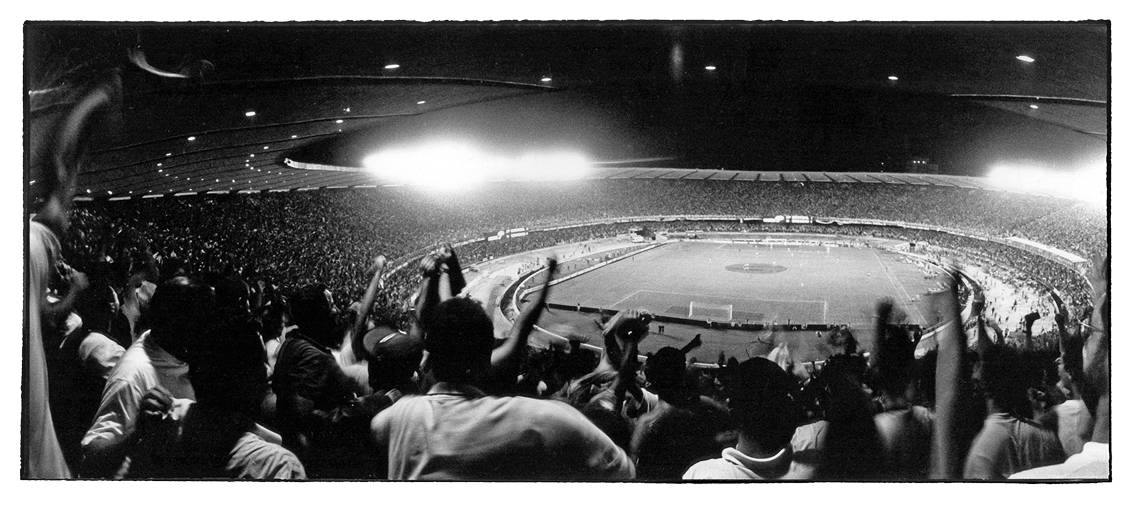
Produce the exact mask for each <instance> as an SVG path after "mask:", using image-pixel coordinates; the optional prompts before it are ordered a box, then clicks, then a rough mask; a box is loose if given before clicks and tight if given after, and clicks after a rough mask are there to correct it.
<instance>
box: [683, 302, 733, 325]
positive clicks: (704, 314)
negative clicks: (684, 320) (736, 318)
mask: <svg viewBox="0 0 1140 506" xmlns="http://www.w3.org/2000/svg"><path fill="white" fill-rule="evenodd" d="M689 318H692V319H695V320H716V321H729V320H731V319H732V304H709V303H704V302H697V301H689Z"/></svg>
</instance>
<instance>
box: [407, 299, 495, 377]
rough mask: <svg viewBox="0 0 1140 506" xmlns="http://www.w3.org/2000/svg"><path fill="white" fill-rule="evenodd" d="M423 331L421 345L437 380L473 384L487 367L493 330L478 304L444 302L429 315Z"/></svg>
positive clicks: (470, 301) (458, 301)
mask: <svg viewBox="0 0 1140 506" xmlns="http://www.w3.org/2000/svg"><path fill="white" fill-rule="evenodd" d="M424 327H425V330H426V335H425V343H424V345H425V348H426V349H427V351H428V353H429V355H428V359H429V361H430V363H431V369H432V373H433V374H434V375H435V377H436V379H437V380H439V381H472V380H474V379H475V377H476V376H477V375H478V373H480V372H481V371H482V370H484V369H486V367H487V366H489V365H490V361H491V350H492V349H493V348H494V344H495V334H494V332H495V330H494V326H493V325H492V323H491V319H490V318H488V317H487V313H486V312H484V311H483V307H482V306H481V305H480V304H479V303H478V302H476V301H474V300H471V299H468V298H458V297H457V298H452V299H448V300H445V301H443V302H441V303H440V304H439V305H438V306H436V307H435V308H434V309H433V310H432V311H431V313H430V314H429V315H428V317H427V321H426V322H425V325H424Z"/></svg>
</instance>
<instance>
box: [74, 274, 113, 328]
mask: <svg viewBox="0 0 1140 506" xmlns="http://www.w3.org/2000/svg"><path fill="white" fill-rule="evenodd" d="M75 312H76V313H77V314H78V315H79V317H80V318H82V319H83V334H84V335H86V334H90V333H91V332H99V333H102V334H107V333H108V332H110V331H111V321H112V320H113V319H114V318H115V292H114V290H113V289H112V288H111V287H110V286H107V285H95V286H92V287H90V288H88V289H86V290H84V291H83V292H81V293H80V294H79V298H78V299H76V301H75Z"/></svg>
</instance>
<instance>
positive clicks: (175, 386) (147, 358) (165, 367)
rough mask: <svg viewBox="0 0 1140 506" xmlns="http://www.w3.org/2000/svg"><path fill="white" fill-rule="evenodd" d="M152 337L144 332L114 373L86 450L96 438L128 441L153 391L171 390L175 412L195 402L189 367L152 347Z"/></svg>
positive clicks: (85, 439) (106, 388)
mask: <svg viewBox="0 0 1140 506" xmlns="http://www.w3.org/2000/svg"><path fill="white" fill-rule="evenodd" d="M149 337H150V331H147V332H144V333H143V335H142V336H140V337H139V339H138V340H137V341H135V343H134V344H132V345H131V347H130V348H128V349H127V352H126V353H124V354H123V357H122V358H121V359H120V360H119V364H118V365H117V366H115V369H113V370H112V371H111V374H110V376H109V377H108V378H107V386H106V387H104V388H103V401H102V402H101V403H100V404H99V410H98V411H97V412H96V413H95V421H94V423H92V425H91V428H90V429H89V430H88V431H87V434H86V435H84V436H83V441H82V445H83V446H84V447H86V446H87V445H89V444H90V443H91V442H92V441H94V440H96V439H111V440H113V441H115V444H118V443H121V442H123V441H126V439H127V436H130V435H131V434H132V433H133V432H134V429H135V422H136V421H137V419H138V413H139V404H140V403H141V401H142V398H143V396H144V395H146V393H147V391H148V390H150V389H151V388H154V387H156V386H159V385H161V386H162V387H163V388H165V389H167V390H168V391H170V395H171V397H173V398H174V407H175V410H174V411H175V412H179V411H184V409H185V406H186V405H188V403H189V402H188V401H192V400H194V389H193V388H192V387H191V386H190V377H189V373H190V367H189V365H187V364H186V362H183V361H181V360H178V359H177V358H175V357H174V356H173V355H171V354H170V353H167V352H166V350H163V349H162V348H159V347H158V345H157V344H151V343H150V342H149V341H150V340H149V339H148V338H149Z"/></svg>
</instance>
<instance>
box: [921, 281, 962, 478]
mask: <svg viewBox="0 0 1140 506" xmlns="http://www.w3.org/2000/svg"><path fill="white" fill-rule="evenodd" d="M961 280H962V278H961V274H959V273H958V271H957V269H955V270H953V271H952V272H951V274H950V275H949V276H947V277H945V278H944V280H943V283H944V284H945V285H946V289H945V290H944V291H943V292H941V293H939V294H937V295H935V300H934V303H935V304H936V307H937V308H938V310H939V311H940V312H941V313H942V316H943V317H944V318H946V320H947V325H946V327H945V328H943V329H942V331H941V332H940V333H939V335H938V337H937V339H938V361H937V363H936V366H935V367H936V369H935V371H936V372H935V375H936V376H935V383H934V399H935V403H934V406H935V408H934V410H935V411H934V415H935V416H934V434H933V438H932V448H931V469H930V477H931V478H934V479H941V480H954V479H961V477H962V462H961V453H962V452H961V451H960V449H961V447H962V444H964V442H963V439H964V438H963V437H962V436H963V435H962V434H960V432H961V431H962V430H963V429H964V428H965V426H966V424H965V420H964V419H963V415H965V414H966V413H965V411H966V410H965V400H966V399H965V389H964V382H965V380H966V378H968V375H967V374H966V372H965V371H964V368H965V352H966V335H965V333H964V332H962V315H961V308H960V307H958V285H959V284H960V283H961Z"/></svg>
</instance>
